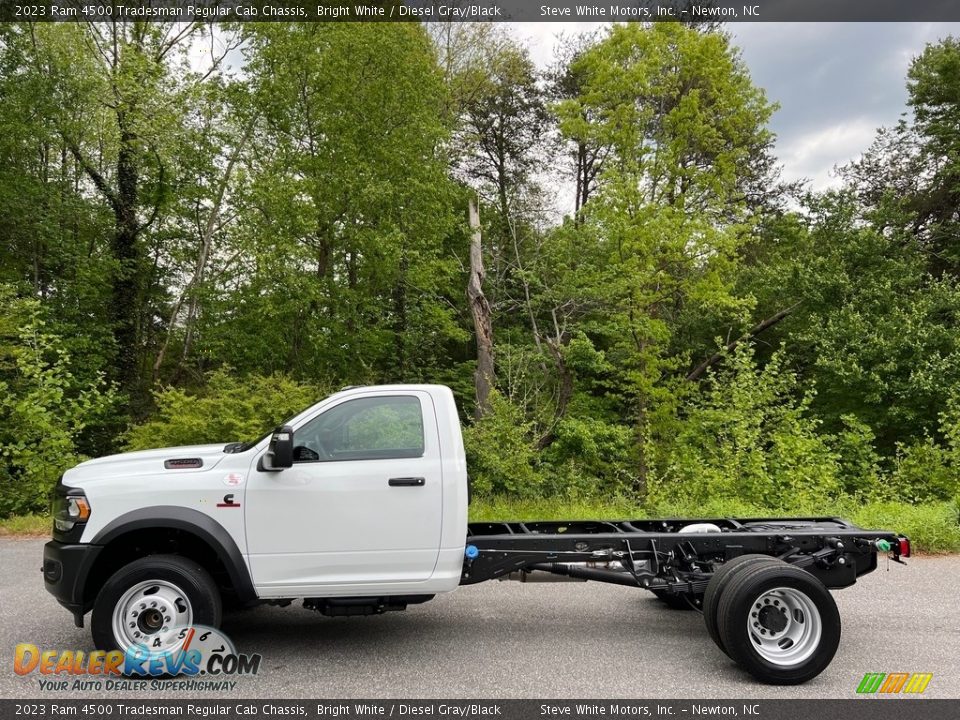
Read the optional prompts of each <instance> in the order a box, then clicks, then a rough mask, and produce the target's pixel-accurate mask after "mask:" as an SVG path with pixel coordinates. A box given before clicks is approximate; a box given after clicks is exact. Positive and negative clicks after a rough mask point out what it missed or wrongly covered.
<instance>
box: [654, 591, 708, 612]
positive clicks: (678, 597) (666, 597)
mask: <svg viewBox="0 0 960 720" xmlns="http://www.w3.org/2000/svg"><path fill="white" fill-rule="evenodd" d="M651 592H652V593H653V594H654V595H656V597H657V600H659V601H660V602H662V603H663V604H664V605H666V606H667V607H668V608H670V609H671V610H699V609H700V607H701V605H703V595H694V594H692V593H683V594H677V593H668V592H667V591H666V590H651Z"/></svg>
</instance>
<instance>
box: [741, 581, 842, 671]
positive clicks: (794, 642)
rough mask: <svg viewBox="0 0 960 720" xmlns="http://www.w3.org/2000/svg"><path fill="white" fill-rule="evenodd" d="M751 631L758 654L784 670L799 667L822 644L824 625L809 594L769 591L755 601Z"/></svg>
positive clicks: (782, 588) (748, 623)
mask: <svg viewBox="0 0 960 720" xmlns="http://www.w3.org/2000/svg"><path fill="white" fill-rule="evenodd" d="M747 632H748V633H749V635H750V639H751V640H753V643H754V646H755V648H756V651H757V653H759V654H760V657H762V658H763V659H764V660H766V661H767V662H769V663H773V664H774V665H779V666H781V667H790V666H792V665H799V664H800V663H802V662H804V661H805V660H807V659H808V658H809V657H810V656H811V655H812V654H813V653H814V652H815V651H816V649H817V646H818V645H819V644H820V636H821V634H822V632H823V623H822V622H821V620H820V612H819V611H818V610H817V606H816V605H815V604H814V602H813V600H811V599H810V598H809V597H807V595H806V594H805V593H803V592H801V591H800V590H796V589H794V588H787V587H778V588H773V589H772V590H767V591H766V592H765V593H763V594H762V595H760V596H759V597H758V598H757V599H756V600H754V601H753V606H752V607H751V608H750V614H749V616H748V617H747Z"/></svg>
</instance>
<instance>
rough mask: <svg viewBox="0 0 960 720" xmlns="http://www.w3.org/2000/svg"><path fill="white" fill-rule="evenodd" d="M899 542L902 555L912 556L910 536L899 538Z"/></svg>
mask: <svg viewBox="0 0 960 720" xmlns="http://www.w3.org/2000/svg"><path fill="white" fill-rule="evenodd" d="M897 543H898V544H899V546H900V548H899V549H900V552H899V553H898V554H899V555H900V557H910V538H905V537H902V538H899V539H898V540H897Z"/></svg>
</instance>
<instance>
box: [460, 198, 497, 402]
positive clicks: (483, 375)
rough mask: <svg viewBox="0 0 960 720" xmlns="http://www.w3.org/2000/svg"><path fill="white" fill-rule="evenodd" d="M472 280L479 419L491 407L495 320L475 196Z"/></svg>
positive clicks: (469, 297)
mask: <svg viewBox="0 0 960 720" xmlns="http://www.w3.org/2000/svg"><path fill="white" fill-rule="evenodd" d="M470 230H471V234H470V280H469V281H468V282H467V300H468V301H469V302H470V314H471V315H472V316H473V327H474V331H475V333H476V338H477V370H476V372H475V373H474V376H473V377H474V386H475V387H476V395H477V407H476V410H475V411H474V416H475V417H476V418H477V419H479V418H481V417H483V416H484V415H486V414H487V413H488V412H489V410H490V389H491V388H492V387H493V383H494V380H495V376H494V367H493V322H492V319H491V312H490V303H489V302H487V297H486V295H484V294H483V275H484V272H483V251H482V246H481V244H480V242H481V234H480V212H479V210H478V209H477V201H476V199H475V198H471V199H470Z"/></svg>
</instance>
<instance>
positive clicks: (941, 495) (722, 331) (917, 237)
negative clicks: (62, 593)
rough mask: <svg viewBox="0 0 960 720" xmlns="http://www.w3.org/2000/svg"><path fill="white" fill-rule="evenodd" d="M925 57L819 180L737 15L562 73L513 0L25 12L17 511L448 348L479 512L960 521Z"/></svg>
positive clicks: (951, 62)
mask: <svg viewBox="0 0 960 720" xmlns="http://www.w3.org/2000/svg"><path fill="white" fill-rule="evenodd" d="M904 83H905V85H906V89H907V97H908V104H907V106H906V107H904V114H903V116H902V120H901V121H900V122H899V123H898V124H897V125H895V126H893V127H886V128H882V129H879V130H878V131H877V134H876V137H875V139H874V142H873V144H872V145H871V146H870V147H869V148H868V149H865V151H864V152H863V154H862V155H861V156H860V158H859V159H858V160H856V161H854V162H852V163H849V164H847V165H846V166H844V167H841V168H839V169H838V172H839V173H840V177H841V178H842V183H841V186H840V187H839V188H838V189H836V190H830V191H824V192H813V191H811V190H810V188H809V187H808V186H806V185H804V184H802V183H787V182H785V181H784V180H783V179H782V178H781V174H780V167H779V165H778V161H777V158H776V156H775V154H774V142H775V136H774V134H773V133H772V132H771V130H770V127H769V123H770V118H771V116H772V115H773V113H775V112H776V110H777V107H776V105H775V104H774V103H773V102H771V101H770V99H768V97H767V96H766V94H765V92H764V90H763V89H762V88H760V87H757V86H756V85H755V84H754V82H753V81H752V79H751V77H750V74H749V72H748V70H747V68H746V66H745V64H744V62H743V60H742V58H741V56H740V52H739V50H738V49H737V47H736V46H735V45H734V43H733V41H732V38H731V35H730V33H729V32H727V31H726V30H725V29H724V27H723V26H720V25H700V26H691V25H687V24H680V23H657V24H653V25H646V24H639V23H633V24H626V25H616V26H613V27H611V28H609V29H606V30H602V31H597V32H594V33H587V34H584V35H580V36H576V37H572V38H566V39H564V40H563V41H562V42H560V43H559V46H558V50H557V53H556V57H555V59H554V61H553V62H552V63H551V64H550V66H549V67H547V68H545V69H544V68H539V67H538V66H537V65H536V64H535V63H534V62H533V61H532V60H531V58H530V55H529V52H528V49H527V48H525V47H524V46H523V44H521V43H519V42H518V41H517V40H515V39H514V37H513V35H511V33H510V32H509V31H508V30H507V29H505V28H503V27H502V26H497V25H492V24H480V23H478V24H471V23H442V24H430V25H421V24H416V23H396V24H390V23H384V24H364V23H336V22H333V23H326V24H324V23H315V24H296V23H264V24H241V25H229V24H219V25H204V24H199V23H198V24H175V23H174V24H164V23H146V22H141V23H138V22H131V23H126V24H124V23H119V22H117V23H102V24H74V23H63V24H6V25H3V26H0V239H2V243H0V517H10V516H18V515H25V514H30V513H41V514H42V513H43V512H44V511H45V508H46V506H47V503H48V494H49V492H50V490H51V488H52V487H53V485H54V484H55V483H56V482H57V479H58V478H59V476H60V474H61V473H62V472H63V471H64V470H65V469H66V468H69V467H71V466H72V465H74V464H76V463H78V462H80V461H82V460H83V459H85V458H88V457H93V456H97V455H103V454H107V453H111V452H122V451H125V450H130V449H139V448H146V447H160V446H165V445H179V444H196V443H203V442H219V441H223V442H227V441H233V440H244V439H251V438H253V437H255V436H257V435H258V434H260V433H262V432H263V431H264V430H265V429H268V428H270V427H271V426H273V425H275V424H277V423H279V422H281V421H282V420H284V419H285V418H286V417H289V416H290V415H292V414H294V413H295V412H297V411H299V410H301V409H303V408H304V407H306V406H308V405H310V404H312V403H313V402H315V401H316V400H318V399H320V398H321V397H322V396H324V395H325V394H327V393H329V392H331V391H334V390H336V389H339V388H340V387H341V386H344V385H359V384H374V383H393V382H432V383H443V384H446V385H449V386H450V387H452V388H453V390H454V392H455V394H456V396H457V399H458V404H459V407H460V410H461V413H462V420H463V423H464V433H465V441H466V445H467V452H468V460H469V463H470V473H471V478H472V483H473V490H474V495H475V502H474V508H473V512H474V513H475V514H476V515H477V516H478V517H487V516H491V515H498V517H499V519H514V518H515V517H518V516H523V515H525V514H529V513H534V514H547V513H551V514H555V515H557V516H561V517H562V516H570V515H571V514H577V513H581V514H583V513H587V512H603V513H607V514H610V513H612V514H620V515H624V514H631V515H642V514H650V513H658V514H696V515H701V516H703V515H707V516H709V515H712V514H727V513H734V512H736V513H740V514H762V513H777V514H784V513H795V512H807V513H814V514H839V513H847V514H848V515H850V516H852V517H853V518H854V519H855V520H857V521H858V522H862V523H866V524H872V525H888V526H895V527H893V528H892V529H896V530H899V531H900V532H907V533H910V534H912V535H913V537H914V539H915V542H917V543H919V545H920V546H921V547H922V548H926V549H928V550H947V549H960V528H958V524H957V521H958V512H960V41H958V40H957V39H954V38H945V39H943V40H941V41H939V42H938V43H936V44H932V45H930V46H928V47H926V49H924V50H923V51H922V52H921V53H919V54H918V55H917V56H916V57H915V58H914V59H913V61H912V63H911V65H910V69H909V72H908V75H907V77H905V78H904ZM474 204H475V205H476V206H477V209H478V212H477V213H474V212H472V211H471V208H472V206H473V205H474ZM477 217H479V222H478V223H477V222H476V218H477ZM472 220H473V222H472ZM505 515H511V516H513V517H509V518H508V517H504V516H505Z"/></svg>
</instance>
